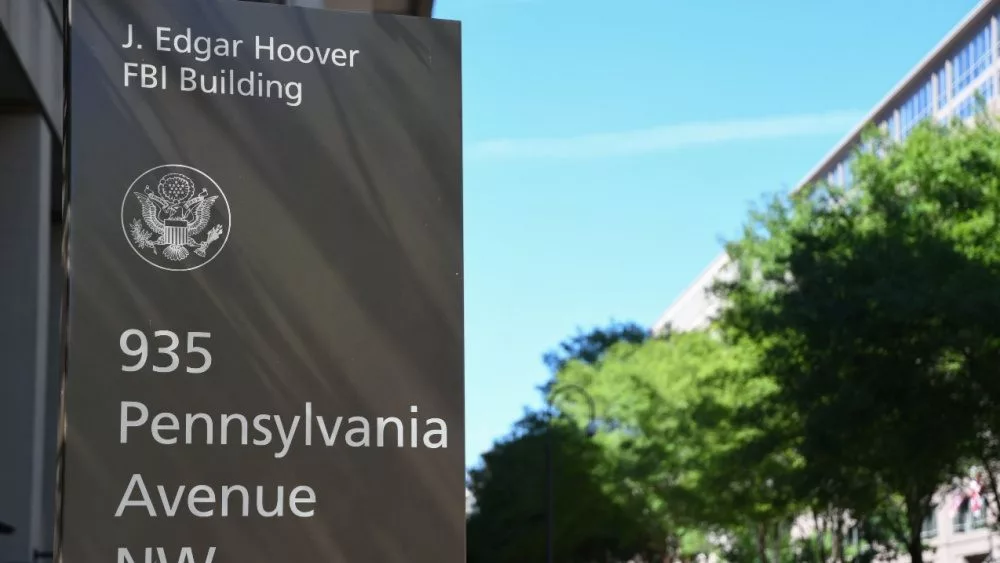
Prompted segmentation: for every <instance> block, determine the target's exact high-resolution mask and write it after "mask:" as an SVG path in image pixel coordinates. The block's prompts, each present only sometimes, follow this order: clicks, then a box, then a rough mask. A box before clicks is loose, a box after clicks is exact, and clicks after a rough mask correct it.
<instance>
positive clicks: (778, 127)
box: [469, 111, 864, 159]
mask: <svg viewBox="0 0 1000 563" xmlns="http://www.w3.org/2000/svg"><path fill="white" fill-rule="evenodd" d="M863 118H864V113H863V112H860V111H833V112H826V113H813V114H798V115H784V116H771V117H760V118H754V119H740V120H730V121H705V122H692V123H679V124H675V125H665V126H662V127H653V128H649V129H637V130H633V131H621V132H614V133H594V134H589V135H580V136H576V137H551V138H534V139H532V138H525V139H493V140H487V141H481V142H479V143H474V144H473V145H472V146H471V147H470V151H469V154H470V156H472V157H474V158H488V159H496V158H569V159H572V158H600V157H607V156H623V155H626V156H631V155H642V154H651V153H663V152H668V151H674V150H678V149H683V148H687V147H692V146H697V145H714V144H720V143H731V142H738V141H758V140H765V139H785V138H791V137H810V136H817V135H835V134H843V133H846V132H847V131H848V130H849V129H851V128H852V127H854V126H855V125H857V124H858V122H859V121H861V120H862V119H863Z"/></svg>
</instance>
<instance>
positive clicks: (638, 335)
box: [542, 322, 650, 374]
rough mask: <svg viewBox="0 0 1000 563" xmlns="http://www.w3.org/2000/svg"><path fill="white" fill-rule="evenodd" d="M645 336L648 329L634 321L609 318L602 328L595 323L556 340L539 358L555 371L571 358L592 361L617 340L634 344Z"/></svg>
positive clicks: (648, 334) (591, 362)
mask: <svg viewBox="0 0 1000 563" xmlns="http://www.w3.org/2000/svg"><path fill="white" fill-rule="evenodd" d="M649 337H650V333H649V330H648V329H646V328H644V327H643V326H641V325H639V324H638V323H635V322H611V323H610V324H609V325H608V326H607V327H606V328H605V327H597V328H593V329H591V330H590V331H589V332H583V331H577V334H576V335H575V336H573V337H571V338H568V339H566V340H564V341H562V342H560V343H559V346H558V347H557V348H556V349H555V350H552V351H550V352H547V353H546V354H545V355H544V356H543V358H542V360H543V361H544V362H545V365H546V366H548V368H549V369H550V370H551V371H552V373H553V374H555V373H558V372H559V370H561V369H562V368H563V367H564V366H565V365H566V364H567V363H569V362H571V361H579V362H584V363H587V364H594V363H596V362H598V361H599V360H600V359H601V358H603V357H604V354H605V353H606V352H607V351H608V350H610V349H611V348H613V347H614V346H615V345H617V344H619V343H622V342H628V343H632V344H637V343H640V342H645V341H646V339H648V338H649Z"/></svg>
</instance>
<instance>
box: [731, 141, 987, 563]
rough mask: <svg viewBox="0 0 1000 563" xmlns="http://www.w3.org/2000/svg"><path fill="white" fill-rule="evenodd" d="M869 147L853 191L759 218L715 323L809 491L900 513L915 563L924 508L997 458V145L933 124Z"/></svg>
mask: <svg viewBox="0 0 1000 563" xmlns="http://www.w3.org/2000/svg"><path fill="white" fill-rule="evenodd" d="M870 143H871V144H870V146H871V148H872V150H870V151H868V152H866V153H858V154H856V155H855V157H856V161H857V165H856V166H855V168H854V174H853V176H854V178H855V184H854V186H852V187H851V188H850V189H849V190H844V189H841V188H838V187H836V186H829V185H824V184H820V185H815V186H810V187H809V188H808V189H806V190H803V191H802V192H801V193H799V194H795V195H794V196H790V197H779V198H774V199H773V200H772V202H771V203H770V205H768V206H767V207H766V208H765V209H764V210H763V211H760V212H756V213H754V214H752V216H751V220H750V222H749V223H748V225H747V227H746V228H745V232H744V235H743V237H742V238H741V239H740V240H738V241H736V242H734V243H733V244H731V245H729V247H728V251H729V254H730V256H731V258H732V259H733V260H734V262H735V263H736V264H737V269H736V276H735V279H734V280H732V281H728V282H725V283H720V284H719V285H718V288H717V289H718V293H719V295H720V297H722V298H723V299H724V300H725V301H726V302H727V304H728V305H727V307H725V308H724V309H723V312H722V314H721V326H722V327H723V329H724V330H725V333H726V335H727V336H728V337H729V338H730V339H731V340H732V341H733V342H751V343H752V344H753V345H754V346H756V347H758V349H759V350H760V353H761V362H762V364H763V365H765V366H766V368H767V371H768V373H769V374H771V375H773V377H774V378H775V382H776V383H777V387H778V389H779V392H778V394H777V398H778V402H779V403H781V404H783V405H786V406H787V407H788V408H789V409H790V411H791V412H793V413H795V416H796V418H797V419H798V420H799V426H800V429H801V439H800V441H799V443H798V444H797V446H796V449H797V451H798V452H799V454H800V455H801V456H802V459H803V460H804V467H805V469H804V471H803V473H802V475H803V476H804V479H805V481H804V482H803V483H801V484H800V486H801V487H802V490H804V491H810V492H811V495H812V496H814V497H815V498H820V499H823V500H825V501H828V502H830V503H833V504H835V505H837V506H839V507H840V508H843V509H847V510H849V511H850V512H851V513H852V515H853V516H854V517H855V518H860V519H863V520H864V519H867V518H869V517H875V516H877V515H879V514H884V513H886V512H887V511H891V510H892V508H893V507H894V506H898V508H899V509H900V510H901V519H899V520H897V519H893V518H883V521H882V523H883V525H884V526H883V529H888V530H890V531H891V532H892V536H893V537H894V539H895V540H896V541H898V542H900V544H902V545H903V546H905V550H906V551H907V552H908V553H909V555H910V557H911V560H912V561H913V562H914V563H920V562H921V561H922V560H923V545H922V540H921V538H920V529H921V524H922V522H923V520H924V518H925V517H926V516H927V515H928V514H929V513H930V509H931V497H932V495H933V494H934V493H935V492H936V491H937V490H938V488H939V487H940V486H941V485H942V484H943V483H946V482H948V481H949V480H951V479H952V478H954V477H956V476H958V475H960V474H961V473H962V472H963V470H964V467H963V460H965V459H967V458H968V456H970V455H974V453H975V452H979V453H982V454H983V455H987V456H989V455H993V454H990V453H988V452H984V451H983V450H984V436H985V435H987V434H988V431H989V430H993V431H994V432H995V430H996V428H997V427H996V426H995V424H994V423H993V422H991V421H990V420H989V417H988V416H986V414H988V413H985V412H984V410H983V407H984V405H986V404H987V403H988V402H989V401H990V400H993V399H992V398H993V397H997V396H1000V395H998V394H997V392H996V391H997V383H996V379H997V378H996V370H997V366H998V365H1000V364H998V363H997V359H998V358H1000V356H998V355H997V350H998V347H997V336H998V335H1000V293H998V292H997V291H996V288H997V287H998V286H1000V284H998V282H1000V275H998V272H1000V268H998V264H1000V260H998V257H1000V244H998V242H1000V239H998V233H1000V230H998V225H997V218H998V217H1000V135H998V133H997V131H996V129H994V128H991V127H965V126H961V125H954V124H953V125H950V126H937V125H929V124H928V125H924V126H922V127H919V128H918V129H916V130H915V131H913V132H911V134H910V136H909V137H908V138H907V139H906V141H905V142H903V143H889V142H886V141H885V140H884V139H880V138H876V137H872V138H871V140H870ZM994 412H995V411H994ZM993 435H996V434H995V433H994V434H993ZM897 523H899V524H900V525H898V526H897V525H896V524H897Z"/></svg>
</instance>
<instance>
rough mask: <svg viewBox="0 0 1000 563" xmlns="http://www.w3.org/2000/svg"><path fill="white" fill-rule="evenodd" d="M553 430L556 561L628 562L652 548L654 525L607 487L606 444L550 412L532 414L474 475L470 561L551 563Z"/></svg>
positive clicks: (471, 478)
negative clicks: (548, 455) (549, 453)
mask: <svg viewBox="0 0 1000 563" xmlns="http://www.w3.org/2000/svg"><path fill="white" fill-rule="evenodd" d="M547 432H551V433H552V435H551V440H552V442H551V443H552V446H553V461H554V476H555V479H554V484H555V486H554V491H555V514H556V518H555V536H554V537H555V559H556V561H564V562H567V563H605V562H608V561H624V560H627V559H628V558H629V557H632V556H634V555H635V554H637V553H642V552H644V551H647V549H646V546H647V544H648V543H649V541H650V540H649V535H648V528H647V527H645V526H644V523H643V521H642V519H641V518H640V517H639V515H638V513H637V512H636V511H634V510H630V507H628V506H626V505H623V504H621V503H619V502H618V501H617V500H616V499H614V498H612V497H611V496H610V495H608V494H607V493H606V492H605V490H604V486H603V481H602V480H603V478H602V476H601V469H600V468H601V466H602V463H603V456H604V452H603V451H602V450H601V449H600V447H599V446H598V445H597V444H595V443H594V442H593V441H591V440H590V439H589V438H588V436H587V435H586V433H585V432H583V431H582V430H581V429H580V428H579V427H578V426H576V425H574V424H571V423H569V421H567V420H565V419H557V420H555V421H553V423H552V424H551V426H550V425H549V424H548V422H547V419H546V417H545V416H544V415H542V414H538V413H528V414H527V415H526V416H525V417H524V418H523V419H522V420H521V421H520V422H518V423H517V425H516V426H515V428H514V430H513V431H512V433H511V434H510V435H509V436H507V437H506V438H504V439H502V440H500V441H498V442H497V443H496V444H495V445H494V447H493V448H492V450H490V451H489V452H488V453H486V454H485V455H484V456H483V461H482V464H481V466H480V467H478V468H475V469H473V470H472V471H471V472H470V475H469V489H470V491H471V492H472V494H473V495H474V497H475V499H476V508H475V510H474V512H473V513H472V514H471V515H470V517H469V519H468V524H467V525H468V560H469V562H470V563H511V562H514V561H544V559H545V538H546V518H545V517H546V507H547V505H546V499H547V497H546V489H545V487H546V467H545V448H546V441H547V440H548V439H549V438H550V437H549V436H547V435H546V433H547Z"/></svg>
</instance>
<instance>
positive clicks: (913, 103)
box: [899, 81, 932, 139]
mask: <svg viewBox="0 0 1000 563" xmlns="http://www.w3.org/2000/svg"><path fill="white" fill-rule="evenodd" d="M931 111H932V110H931V83H930V81H927V82H926V83H925V84H924V85H923V86H921V87H920V89H919V90H917V91H916V93H914V94H913V95H912V96H910V99H909V100H906V102H905V103H903V107H901V108H899V137H900V138H901V139H905V138H906V137H907V135H909V134H910V131H911V130H913V128H914V127H916V126H917V124H918V123H920V122H921V121H923V120H924V119H925V118H926V117H928V116H930V115H931Z"/></svg>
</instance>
